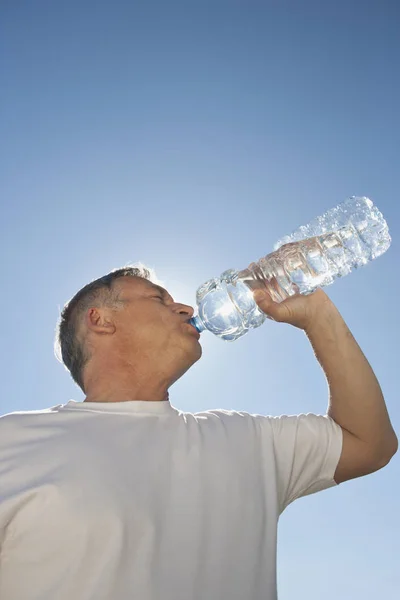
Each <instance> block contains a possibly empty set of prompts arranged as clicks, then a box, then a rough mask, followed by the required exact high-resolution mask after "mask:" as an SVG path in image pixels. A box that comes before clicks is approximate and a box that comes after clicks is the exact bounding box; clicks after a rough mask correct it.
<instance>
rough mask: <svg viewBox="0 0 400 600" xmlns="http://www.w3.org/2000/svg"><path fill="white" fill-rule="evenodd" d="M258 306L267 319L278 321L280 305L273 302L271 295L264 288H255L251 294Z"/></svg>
mask: <svg viewBox="0 0 400 600" xmlns="http://www.w3.org/2000/svg"><path fill="white" fill-rule="evenodd" d="M253 296H254V300H255V302H256V303H257V305H258V307H259V308H260V309H261V310H262V311H263V313H265V314H266V315H267V317H268V319H271V320H272V321H279V320H280V319H279V316H280V313H281V307H280V305H279V304H278V302H274V301H273V300H272V298H271V296H270V295H269V294H268V292H266V291H265V290H256V291H255V292H254V294H253Z"/></svg>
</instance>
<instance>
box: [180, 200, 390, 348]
mask: <svg viewBox="0 0 400 600" xmlns="http://www.w3.org/2000/svg"><path fill="white" fill-rule="evenodd" d="M390 243H391V238H390V235H389V229H388V226H387V224H386V221H385V219H384V217H383V215H382V213H381V212H380V211H379V210H378V209H377V207H376V206H375V205H374V204H373V202H372V201H371V200H370V199H369V198H365V197H355V196H353V197H352V198H349V199H348V200H346V201H345V202H342V203H341V204H339V205H338V206H336V207H335V208H332V209H331V210H329V211H327V212H326V213H325V214H324V215H322V216H321V217H317V218H316V219H313V220H312V221H311V222H310V223H309V224H308V225H305V226H301V227H299V228H298V229H296V230H295V231H293V232H292V233H291V234H290V235H288V236H285V237H283V238H281V239H280V240H279V241H278V242H277V243H276V244H275V246H274V252H272V253H271V254H267V256H264V257H263V258H260V260H259V261H257V262H256V263H251V264H250V265H249V266H248V267H247V269H244V270H242V271H236V270H235V269H228V270H227V271H224V272H223V273H222V275H221V276H220V277H219V278H214V279H210V280H209V281H206V282H205V283H203V285H201V286H200V287H199V288H198V290H197V293H196V303H197V307H198V314H197V316H194V317H193V318H192V319H191V321H190V322H191V324H192V325H194V326H195V327H196V329H197V331H198V332H199V333H201V332H202V331H204V330H205V329H207V330H208V331H211V333H214V335H216V336H218V337H219V338H221V339H223V340H227V341H234V340H237V339H238V338H240V337H241V336H242V335H245V334H246V333H247V332H248V331H249V330H250V329H253V328H256V327H260V325H262V324H263V323H264V321H265V320H266V318H267V317H266V315H265V313H263V312H262V311H261V310H260V309H259V307H258V305H257V303H256V302H255V300H254V297H253V292H254V290H255V289H257V288H266V289H267V290H268V292H269V293H270V295H271V297H272V299H273V300H274V301H275V302H282V301H283V300H285V299H286V298H288V297H289V296H293V295H294V294H311V293H312V292H314V291H315V290H316V289H317V288H319V287H323V286H326V285H329V284H331V283H333V282H334V281H335V279H336V278H338V277H343V276H344V275H348V274H349V273H350V272H351V271H352V269H353V268H358V267H361V266H363V265H365V264H367V263H368V262H369V261H371V260H374V259H375V258H377V257H378V256H380V255H381V254H383V253H384V252H386V250H387V249H388V248H389V246H390Z"/></svg>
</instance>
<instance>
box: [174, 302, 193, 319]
mask: <svg viewBox="0 0 400 600" xmlns="http://www.w3.org/2000/svg"><path fill="white" fill-rule="evenodd" d="M175 306H176V307H175V309H174V310H175V311H176V312H177V313H178V314H180V315H188V316H189V319H191V318H192V317H193V315H194V308H193V307H192V306H189V305H188V304H176V305H175Z"/></svg>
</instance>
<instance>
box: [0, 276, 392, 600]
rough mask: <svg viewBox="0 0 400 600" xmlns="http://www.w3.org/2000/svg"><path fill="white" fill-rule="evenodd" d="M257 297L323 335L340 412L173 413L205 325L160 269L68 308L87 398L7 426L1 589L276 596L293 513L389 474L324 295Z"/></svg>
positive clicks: (356, 361) (367, 401)
mask: <svg viewBox="0 0 400 600" xmlns="http://www.w3.org/2000/svg"><path fill="white" fill-rule="evenodd" d="M256 301H257V303H258V305H259V307H260V309H261V310H263V311H264V312H265V313H266V314H267V315H268V316H270V317H271V318H273V319H275V320H276V321H280V322H286V323H290V324H292V325H294V326H295V327H298V328H300V329H302V330H303V331H304V332H305V333H306V335H307V336H308V339H309V340H310V342H311V344H312V346H313V348H314V351H315V354H316V357H317V359H318V360H319V362H320V364H321V366H322V368H323V369H324V371H325V374H326V376H327V379H328V383H329V389H330V399H329V406H328V412H327V414H326V415H323V416H322V415H320V416H318V415H312V414H308V415H298V416H290V417H288V416H282V417H268V416H262V415H250V414H248V413H246V412H236V411H227V410H221V409H219V410H210V411H205V412H203V413H196V414H192V413H187V412H182V411H179V410H177V409H176V408H174V407H173V406H172V405H171V404H170V401H169V397H168V390H169V388H170V386H171V385H172V384H173V383H174V382H175V381H176V380H177V379H179V378H180V377H181V376H182V375H183V374H184V373H185V372H186V371H187V370H188V369H189V368H190V367H191V366H192V365H193V364H194V363H195V362H196V361H198V360H199V358H200V357H201V352H202V351H201V346H200V342H199V335H198V333H197V332H196V330H195V329H194V328H193V327H192V326H191V325H190V324H189V323H188V322H189V319H190V318H191V317H192V316H193V308H192V307H190V306H186V305H184V304H179V303H177V302H175V301H174V299H173V298H172V297H171V296H170V295H169V294H168V292H167V291H166V290H165V289H163V288H162V287H161V286H159V285H157V284H156V283H155V282H154V280H152V277H151V274H150V271H148V270H146V269H145V268H144V267H139V268H133V267H127V268H123V269H120V270H116V271H113V272H111V273H110V274H109V275H107V276H106V277H103V278H101V279H99V280H96V281H94V282H92V283H90V284H88V285H87V286H85V288H83V289H82V290H81V291H80V292H78V294H77V295H76V296H75V297H74V298H73V299H72V300H71V301H70V302H69V303H67V305H66V306H65V307H64V309H63V312H62V314H61V319H60V322H59V327H58V342H59V345H60V347H61V354H62V359H63V361H64V364H65V365H66V367H67V368H68V369H69V370H70V372H71V375H72V377H73V379H74V381H76V383H77V384H78V385H79V386H80V387H81V388H82V390H83V392H84V394H85V396H86V397H85V400H84V401H83V402H75V401H73V400H70V401H69V402H68V403H67V404H65V405H59V406H54V407H51V408H49V409H45V410H39V411H30V412H18V413H11V414H9V415H5V416H3V417H2V418H1V419H0V459H1V460H0V465H1V466H0V544H1V554H0V598H2V599H4V600H25V599H26V600H28V599H29V600H71V599H74V600H128V599H135V600H161V599H163V600H192V599H193V600H194V599H196V600H228V599H229V600H244V599H246V600H261V599H262V600H274V599H276V541H277V522H278V518H279V515H280V514H281V513H282V511H283V510H284V509H285V508H286V507H287V506H288V504H289V503H290V502H293V500H295V499H296V498H299V497H301V496H305V495H307V494H311V493H314V492H317V491H319V490H323V489H325V488H329V487H331V486H334V485H336V484H339V483H341V482H343V481H345V480H347V479H351V478H355V477H360V476H362V475H366V474H368V473H372V472H374V471H376V470H378V469H380V468H382V467H383V466H384V465H386V464H387V463H388V462H389V461H390V459H391V457H392V456H393V455H394V453H395V452H396V450H397V438H396V435H395V433H394V431H393V429H392V426H391V423H390V420H389V416H388V413H387V410H386V406H385V402H384V399H383V396H382V392H381V389H380V386H379V384H378V382H377V380H376V378H375V375H374V373H373V371H372V369H371V367H370V366H369V364H368V362H367V360H366V358H365V357H364V355H363V353H362V352H361V350H360V348H359V346H358V345H357V343H356V341H355V340H354V338H353V337H352V335H351V333H350V331H349V329H348V328H347V326H346V324H345V323H344V321H343V319H342V317H341V316H340V314H339V312H338V311H337V309H336V308H335V306H334V305H333V303H332V302H331V301H330V299H329V298H328V296H327V295H326V294H325V293H324V292H323V291H322V290H317V291H316V292H315V293H313V294H311V295H309V296H294V297H291V298H289V299H288V300H286V301H284V302H282V303H281V304H275V303H273V302H272V301H271V299H270V298H269V297H268V295H266V296H265V297H263V298H257V299H256Z"/></svg>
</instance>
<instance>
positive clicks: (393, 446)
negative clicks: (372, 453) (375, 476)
mask: <svg viewBox="0 0 400 600" xmlns="http://www.w3.org/2000/svg"><path fill="white" fill-rule="evenodd" d="M398 448H399V440H398V439H397V435H396V434H395V433H394V432H393V436H392V437H391V439H390V441H388V443H387V444H386V446H385V448H384V450H383V451H382V452H380V458H379V465H380V466H379V467H378V468H379V469H383V467H386V465H388V464H389V463H390V461H391V460H392V458H393V456H394V455H395V454H396V452H397V450H398Z"/></svg>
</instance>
